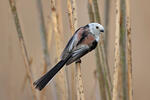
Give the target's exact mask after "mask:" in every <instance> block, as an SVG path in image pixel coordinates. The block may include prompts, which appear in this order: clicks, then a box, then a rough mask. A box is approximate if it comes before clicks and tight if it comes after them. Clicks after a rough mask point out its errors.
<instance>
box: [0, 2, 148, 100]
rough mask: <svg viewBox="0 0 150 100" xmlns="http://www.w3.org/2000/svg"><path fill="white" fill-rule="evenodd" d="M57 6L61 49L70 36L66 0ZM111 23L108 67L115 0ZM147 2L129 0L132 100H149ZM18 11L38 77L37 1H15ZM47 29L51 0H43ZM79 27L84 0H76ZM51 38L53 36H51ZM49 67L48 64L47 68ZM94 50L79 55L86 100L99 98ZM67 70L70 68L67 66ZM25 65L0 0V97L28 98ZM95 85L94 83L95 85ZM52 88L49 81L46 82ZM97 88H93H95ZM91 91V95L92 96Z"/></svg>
mask: <svg viewBox="0 0 150 100" xmlns="http://www.w3.org/2000/svg"><path fill="white" fill-rule="evenodd" d="M56 1H57V3H58V4H59V5H61V6H60V8H57V9H59V10H61V13H62V15H63V16H60V19H62V20H63V23H62V25H61V29H62V30H63V32H62V34H63V35H64V37H63V38H64V39H63V48H64V46H65V44H66V42H67V40H68V39H69V38H70V37H71V33H70V30H69V22H68V14H67V11H68V10H67V2H66V0H60V1H59V0H56ZM110 1H111V4H110V16H109V17H110V25H109V45H108V46H109V51H108V61H109V66H110V67H111V72H113V71H112V68H113V66H114V63H113V62H114V38H115V37H114V36H115V0H110ZM149 3H150V1H149V0H131V27H132V47H133V48H132V53H133V88H134V90H133V93H134V100H150V78H149V76H150V68H149V67H150V66H149V63H150V60H149V58H150V53H149V51H150V44H149V43H150V21H149V18H150V11H149V9H150V6H149ZM16 4H17V11H18V14H19V19H20V23H21V27H22V31H23V35H24V38H25V43H26V45H27V50H28V51H29V56H30V58H32V59H33V62H32V66H31V67H32V69H33V70H35V69H36V70H38V71H37V72H36V71H33V76H34V80H35V79H37V77H40V76H41V72H42V70H41V68H40V67H42V66H43V52H42V42H41V35H40V22H39V17H38V9H37V0H16ZM42 5H43V11H44V19H45V25H46V28H49V27H48V21H49V17H50V13H51V12H50V1H49V0H42ZM77 7H78V19H79V20H78V26H79V27H80V26H82V25H85V24H87V23H89V19H88V12H87V0H77ZM99 8H100V11H101V12H100V14H101V17H102V24H103V23H104V19H105V18H104V9H103V8H104V0H99ZM53 40H54V39H53ZM50 57H51V58H50V59H51V64H52V65H54V64H55V63H56V62H55V61H56V54H55V43H54V44H53V45H51V47H50ZM48 69H50V67H49V68H48ZM95 69H96V67H95V56H94V51H93V52H91V53H89V54H88V55H86V56H85V57H83V58H82V76H83V83H84V91H85V95H86V96H85V98H86V100H92V99H93V100H98V99H99V95H98V92H95V91H98V84H97V82H96V83H95V79H94V74H93V73H94V70H95ZM69 70H70V68H69ZM25 73H26V71H25V65H24V61H23V57H22V54H21V49H20V46H19V41H18V36H17V32H16V27H15V24H14V20H13V17H12V13H11V9H10V6H9V2H8V0H0V100H31V99H32V95H31V94H32V93H31V89H30V86H29V82H27V83H26V84H25V86H24V87H25V89H24V90H22V86H23V80H24V77H25ZM95 84H96V85H95ZM48 87H49V88H50V87H51V84H49V85H48ZM95 89H96V90H95ZM47 91H48V92H47V93H46V94H45V97H46V98H47V99H49V100H50V99H51V98H52V94H51V90H50V89H49V90H47ZM93 94H94V97H92V95H93Z"/></svg>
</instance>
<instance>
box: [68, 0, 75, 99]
mask: <svg viewBox="0 0 150 100" xmlns="http://www.w3.org/2000/svg"><path fill="white" fill-rule="evenodd" d="M67 8H68V17H69V23H70V29H71V33H72V35H73V34H74V32H75V28H74V25H73V16H72V5H71V1H70V0H67ZM71 79H72V80H71V83H72V84H71V88H72V90H71V98H72V100H76V93H75V92H76V91H75V66H74V65H72V67H71Z"/></svg>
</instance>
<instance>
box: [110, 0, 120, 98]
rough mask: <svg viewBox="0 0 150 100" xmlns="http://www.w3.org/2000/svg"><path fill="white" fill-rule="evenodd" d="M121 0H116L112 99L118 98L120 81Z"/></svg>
mask: <svg viewBox="0 0 150 100" xmlns="http://www.w3.org/2000/svg"><path fill="white" fill-rule="evenodd" d="M119 38H120V0H116V32H115V62H114V74H113V93H112V100H117V98H118V81H119V79H118V78H119V69H120V67H121V66H120V48H119V45H120V39H119Z"/></svg>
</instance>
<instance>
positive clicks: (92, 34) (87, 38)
mask: <svg viewBox="0 0 150 100" xmlns="http://www.w3.org/2000/svg"><path fill="white" fill-rule="evenodd" d="M101 32H104V28H103V26H102V25H101V24H98V23H90V24H87V25H85V26H83V27H80V28H79V29H78V30H77V31H76V32H75V33H74V35H73V36H72V37H71V39H70V40H69V42H68V44H67V45H66V47H65V49H64V51H63V52H62V55H61V60H60V61H59V62H58V63H57V64H56V65H55V66H54V67H53V68H52V69H51V70H50V71H48V72H47V73H46V74H45V75H43V76H42V77H41V78H40V79H38V80H36V81H35V82H34V83H33V85H35V88H37V89H39V90H42V89H43V88H44V87H45V86H46V84H47V83H48V82H49V81H50V80H51V79H52V78H53V77H54V76H55V75H56V73H57V72H58V71H59V70H60V69H61V68H62V67H63V66H64V65H65V64H66V65H69V64H71V63H73V62H77V61H80V58H81V57H82V56H84V55H85V54H87V53H88V52H90V51H92V50H93V49H95V48H96V46H97V43H98V41H99V38H100V37H99V36H100V33H101Z"/></svg>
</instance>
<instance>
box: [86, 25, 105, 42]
mask: <svg viewBox="0 0 150 100" xmlns="http://www.w3.org/2000/svg"><path fill="white" fill-rule="evenodd" d="M88 25H89V30H90V32H91V33H92V34H94V36H95V38H96V41H99V35H100V33H101V32H104V27H103V26H102V25H101V24H99V23H90V24H88Z"/></svg>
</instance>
